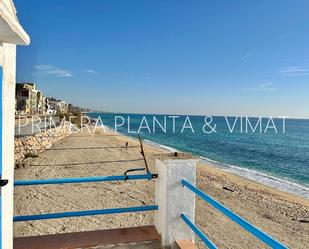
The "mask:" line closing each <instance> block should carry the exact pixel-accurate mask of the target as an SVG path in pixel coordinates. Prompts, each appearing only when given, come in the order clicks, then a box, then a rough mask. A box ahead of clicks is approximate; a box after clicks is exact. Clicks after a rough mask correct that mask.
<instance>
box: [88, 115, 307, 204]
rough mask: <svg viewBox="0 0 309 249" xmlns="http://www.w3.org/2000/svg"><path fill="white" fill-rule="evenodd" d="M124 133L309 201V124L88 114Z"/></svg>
mask: <svg viewBox="0 0 309 249" xmlns="http://www.w3.org/2000/svg"><path fill="white" fill-rule="evenodd" d="M87 115H88V116H90V117H91V118H93V119H97V120H98V125H102V124H103V125H104V126H106V127H109V128H110V129H112V130H115V131H117V132H119V133H121V134H124V135H128V136H132V137H137V134H138V133H139V134H140V135H141V137H142V139H143V140H144V141H145V142H146V143H149V144H152V145H154V146H158V147H162V148H165V149H168V150H170V151H183V152H187V153H191V154H193V155H195V156H198V157H200V158H201V160H203V161H205V162H207V163H208V164H210V165H212V166H213V167H218V168H221V169H223V170H225V171H228V172H232V173H234V174H236V175H240V176H242V177H245V178H248V179H250V180H254V181H256V182H259V183H263V184H265V185H268V186H271V187H274V188H276V189H279V190H282V191H285V192H289V193H293V194H296V195H299V196H302V197H305V198H309V120H306V119H288V118H271V117H221V116H185V115H158V114H128V113H88V114H87Z"/></svg>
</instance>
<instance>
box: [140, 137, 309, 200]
mask: <svg viewBox="0 0 309 249" xmlns="http://www.w3.org/2000/svg"><path fill="white" fill-rule="evenodd" d="M144 141H145V143H147V144H149V145H152V146H155V147H158V148H163V149H166V150H168V151H170V152H177V151H178V150H177V149H175V148H173V147H170V146H166V145H163V144H159V143H156V142H153V141H150V140H147V139H145V140H144ZM196 156H197V157H199V158H200V159H201V160H203V161H204V162H206V163H208V164H209V165H210V166H213V167H216V168H220V169H222V170H224V171H227V172H230V173H233V174H235V175H238V176H241V177H244V178H247V179H249V180H252V181H255V182H258V183H262V184H264V185H266V186H269V187H273V188H275V189H278V190H281V191H284V192H288V193H292V194H295V195H298V196H302V197H305V198H309V186H306V185H301V184H299V183H297V182H294V181H291V180H288V179H281V178H278V177H276V176H273V175H270V174H266V173H263V172H259V171H256V170H252V169H247V168H242V167H239V166H236V165H230V164H225V163H221V162H219V161H216V160H212V159H210V158H207V157H203V156H199V155H196Z"/></svg>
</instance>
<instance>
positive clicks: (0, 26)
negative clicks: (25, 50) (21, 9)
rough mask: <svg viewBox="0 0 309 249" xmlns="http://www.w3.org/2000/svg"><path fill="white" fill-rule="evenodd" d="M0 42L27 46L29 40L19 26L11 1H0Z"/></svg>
mask: <svg viewBox="0 0 309 249" xmlns="http://www.w3.org/2000/svg"><path fill="white" fill-rule="evenodd" d="M0 42H2V43H12V44H17V45H29V44H30V38H29V36H28V34H27V33H26V32H25V30H24V29H23V28H22V26H21V25H20V23H19V21H18V19H17V16H16V9H15V6H14V4H13V1H12V0H0Z"/></svg>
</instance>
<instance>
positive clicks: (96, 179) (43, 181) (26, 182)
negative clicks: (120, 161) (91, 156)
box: [13, 169, 158, 222]
mask: <svg viewBox="0 0 309 249" xmlns="http://www.w3.org/2000/svg"><path fill="white" fill-rule="evenodd" d="M132 170H141V169H132ZM132 170H131V171H132ZM156 177H157V175H156V174H151V173H150V172H147V173H146V174H140V175H127V172H126V173H125V174H124V175H118V176H96V177H84V178H58V179H38V180H36V179H35V180H20V181H15V182H14V186H15V187H18V186H31V185H45V184H70V183H86V182H107V181H127V180H151V179H154V178H156ZM152 210H158V206H156V205H152V206H138V207H126V208H111V209H100V210H85V211H73V212H62V213H48V214H34V215H22V216H14V218H13V221H14V222H19V221H31V220H47V219H59V218H68V217H80V216H92V215H103V214H118V213H128V212H145V211H152Z"/></svg>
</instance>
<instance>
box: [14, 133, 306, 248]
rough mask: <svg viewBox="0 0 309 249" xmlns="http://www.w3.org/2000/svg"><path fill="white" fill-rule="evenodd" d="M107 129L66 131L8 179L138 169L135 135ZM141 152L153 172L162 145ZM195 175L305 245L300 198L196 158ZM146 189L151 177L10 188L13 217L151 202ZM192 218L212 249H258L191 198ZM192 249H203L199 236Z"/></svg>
mask: <svg viewBox="0 0 309 249" xmlns="http://www.w3.org/2000/svg"><path fill="white" fill-rule="evenodd" d="M106 130H107V129H106ZM109 131H110V129H109ZM109 131H108V130H107V132H105V133H103V132H102V133H97V132H95V133H91V134H90V135H89V134H72V135H71V136H69V137H67V138H65V139H63V140H61V141H59V142H58V143H56V144H55V145H54V146H53V147H52V148H51V149H48V150H46V151H44V152H41V153H39V154H38V157H36V158H27V159H25V160H24V166H23V167H20V168H18V169H16V170H15V179H16V180H21V179H48V178H65V177H89V176H102V175H119V174H123V173H124V172H125V171H126V170H127V169H130V168H136V167H143V166H144V161H143V159H142V157H141V154H140V148H139V143H138V140H137V139H134V138H133V137H129V136H124V135H121V134H119V133H118V134H115V133H114V132H113V133H112V132H109ZM126 142H128V143H129V147H128V149H126V148H125V144H126ZM89 148H92V149H89ZM144 149H145V154H146V157H147V161H148V165H149V167H150V169H151V171H152V172H154V173H155V172H156V168H155V160H156V158H157V156H158V155H160V154H162V153H166V152H167V148H158V147H156V146H154V145H150V144H148V143H144ZM196 175H197V187H198V188H200V189H201V190H202V191H203V192H205V193H206V194H208V195H210V196H211V197H212V198H214V199H216V200H217V201H218V202H220V203H222V204H223V205H225V206H226V207H228V208H229V209H231V210H232V211H234V212H235V213H237V214H238V215H240V216H242V217H243V218H245V219H246V220H248V221H249V222H251V223H252V224H254V225H256V226H257V227H259V228H260V229H262V230H263V231H265V232H266V233H268V234H269V235H271V236H272V237H273V238H275V239H277V240H278V241H280V242H282V243H284V244H286V245H287V246H288V247H290V248H299V249H301V248H304V246H305V245H306V244H308V243H309V238H308V236H307V234H308V233H309V226H308V223H309V216H308V214H309V201H308V200H307V199H305V198H302V197H298V196H296V195H292V194H289V193H285V192H282V191H279V190H276V189H274V188H271V187H268V186H265V185H263V184H260V183H256V182H254V181H251V180H248V179H245V178H243V177H240V176H237V175H235V174H232V173H229V172H226V171H223V170H221V169H218V168H215V167H212V166H209V165H208V164H205V163H203V162H201V161H200V162H198V163H197V171H196ZM154 187H155V182H154V181H128V182H121V183H120V182H108V183H107V182H106V183H91V184H72V185H55V186H53V185H50V186H38V187H25V188H26V191H25V188H15V189H14V215H26V214H38V213H54V212H65V211H77V210H90V209H98V208H115V207H129V206H137V205H154ZM153 215H154V212H147V213H134V214H119V215H103V216H95V217H87V218H83V219H81V218H78V217H77V218H70V219H55V220H43V221H33V222H32V221H30V222H21V223H15V224H14V236H15V237H16V236H17V237H19V236H32V235H42V234H55V233H66V232H78V231H90V230H100V229H112V228H119V227H132V226H143V225H151V224H153V222H154V220H153ZM195 222H196V225H197V226H198V227H200V228H201V229H202V230H203V231H204V232H205V233H206V234H207V236H209V238H210V239H212V240H213V241H214V243H215V244H217V246H218V247H219V248H265V245H264V244H263V243H261V242H260V241H258V240H256V239H255V238H254V237H253V236H251V235H250V234H248V233H247V232H246V231H244V230H243V229H242V228H241V227H239V226H238V225H237V224H235V223H234V222H232V221H231V220H230V219H228V218H226V217H225V216H223V215H222V214H221V213H220V212H218V211H215V210H214V209H213V208H211V207H210V206H209V205H207V204H206V203H205V202H204V201H202V200H201V199H200V198H196V211H195ZM235 234H237V236H235ZM197 248H204V247H203V246H202V244H201V243H200V241H199V240H197Z"/></svg>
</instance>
